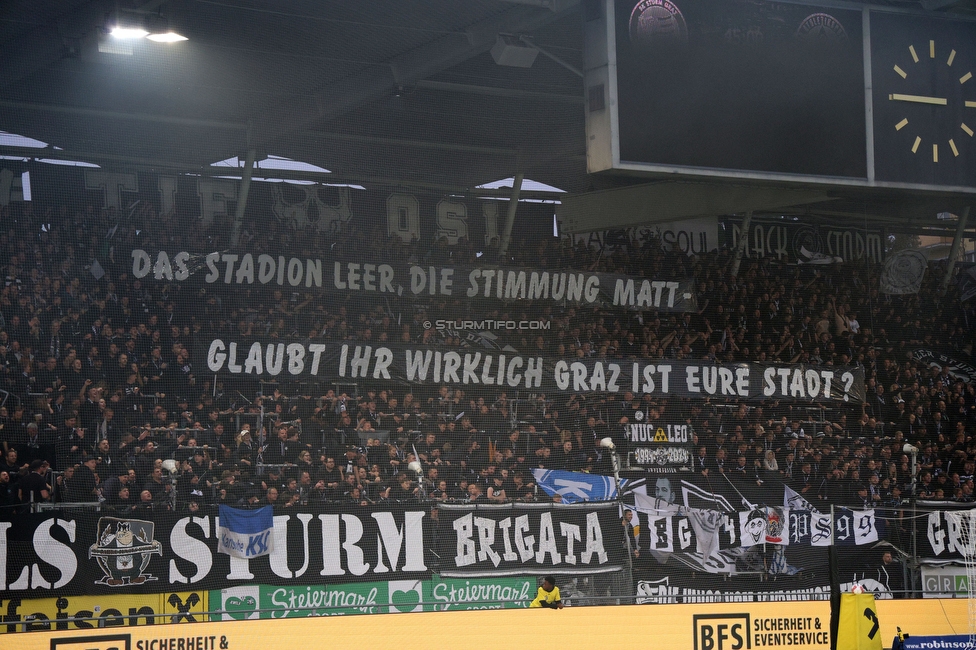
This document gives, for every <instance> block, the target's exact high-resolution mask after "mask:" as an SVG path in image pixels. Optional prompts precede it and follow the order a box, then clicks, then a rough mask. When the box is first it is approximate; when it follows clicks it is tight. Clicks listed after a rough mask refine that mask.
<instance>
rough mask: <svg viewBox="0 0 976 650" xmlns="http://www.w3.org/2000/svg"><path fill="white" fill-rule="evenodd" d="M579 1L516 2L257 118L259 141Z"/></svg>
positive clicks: (412, 78) (443, 66) (343, 109)
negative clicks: (551, 6)
mask: <svg viewBox="0 0 976 650" xmlns="http://www.w3.org/2000/svg"><path fill="white" fill-rule="evenodd" d="M578 4H579V0H567V1H566V2H565V3H560V6H559V7H558V10H553V11H547V10H545V9H540V8H537V7H526V6H519V5H516V6H514V7H512V8H511V9H508V10H506V11H503V12H501V13H499V14H497V15H494V16H490V17H488V18H485V19H484V20H481V21H479V22H477V23H475V24H473V25H471V26H470V27H468V28H467V29H466V30H465V33H464V34H445V35H444V36H441V37H439V38H436V39H434V40H432V41H429V42H428V43H425V44H424V45H421V46H420V47H417V48H415V49H413V50H411V51H409V52H404V53H402V54H400V55H398V56H396V57H394V58H392V59H391V60H389V61H387V62H385V63H383V64H377V65H375V66H371V67H368V68H366V69H364V70H362V71H360V72H358V73H356V74H352V75H349V76H347V77H344V78H343V79H339V80H338V81H336V82H335V83H332V84H329V85H328V86H326V87H324V88H320V89H319V90H318V91H316V92H314V93H313V94H312V95H311V96H310V97H309V98H308V99H309V101H308V102H304V104H305V105H304V106H298V105H296V104H292V105H289V106H287V107H286V108H285V109H284V111H282V112H279V113H275V114H268V115H265V116H263V119H259V120H257V121H256V128H255V133H254V135H255V144H257V145H259V146H262V145H267V144H269V143H271V142H273V141H275V140H277V139H278V138H280V137H281V136H283V135H286V134H288V133H292V132H294V131H298V130H301V129H306V128H308V127H309V126H311V125H313V124H316V123H319V122H322V121H325V120H330V119H333V118H336V117H338V116H340V115H342V114H344V113H347V112H349V111H352V110H354V109H356V108H358V107H360V106H362V105H363V104H365V103H367V102H370V101H374V100H376V99H380V98H382V97H385V96H388V95H392V94H393V91H394V89H395V88H397V87H398V86H411V85H416V84H417V82H419V81H421V80H422V79H426V78H428V77H430V76H432V75H434V74H437V73H438V72H441V71H443V70H447V69H448V68H451V67H453V66H455V65H458V64H459V63H463V62H464V61H467V60H468V59H470V58H472V57H475V56H477V55H479V54H482V53H484V52H487V51H488V50H490V49H491V46H492V45H494V44H495V39H496V37H497V36H498V34H499V33H513V32H515V33H519V32H529V31H532V30H535V29H538V28H540V27H544V26H545V25H548V24H550V23H552V22H554V21H556V20H558V19H560V18H562V17H563V15H565V13H566V12H568V11H570V10H571V9H574V8H575V7H576V6H577V5H578Z"/></svg>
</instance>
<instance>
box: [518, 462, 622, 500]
mask: <svg viewBox="0 0 976 650" xmlns="http://www.w3.org/2000/svg"><path fill="white" fill-rule="evenodd" d="M532 476H534V477H535V482H536V483H537V484H538V485H539V487H541V488H542V489H543V490H544V491H545V493H546V494H548V495H549V496H554V495H556V494H559V495H562V498H563V503H578V502H580V501H612V500H613V499H616V498H617V486H616V485H615V484H614V481H613V477H612V476H600V475H599V474H584V473H583V472H567V471H565V470H561V469H534V470H532ZM625 483H626V479H621V481H620V487H623V486H624V484H625Z"/></svg>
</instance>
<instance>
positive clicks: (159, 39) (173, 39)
mask: <svg viewBox="0 0 976 650" xmlns="http://www.w3.org/2000/svg"><path fill="white" fill-rule="evenodd" d="M146 38H147V39H149V40H150V41H154V42H156V43H179V42H180V41H187V40H189V39H188V38H187V37H186V36H183V35H181V34H177V33H176V32H166V33H164V34H150V35H149V36H147V37H146Z"/></svg>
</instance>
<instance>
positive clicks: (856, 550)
mask: <svg viewBox="0 0 976 650" xmlns="http://www.w3.org/2000/svg"><path fill="white" fill-rule="evenodd" d="M116 4H117V5H121V8H120V9H117V11H116V14H117V15H116V19H118V18H119V17H120V16H122V17H125V16H126V13H125V11H124V10H125V8H126V7H127V6H128V3H124V2H123V3H116ZM163 4H169V3H163ZM172 4H173V5H180V8H181V9H182V10H184V11H187V12H190V14H191V15H193V17H194V20H193V21H191V23H192V24H195V25H196V27H195V28H194V30H192V32H191V33H188V37H189V39H190V40H189V41H187V42H185V43H173V44H172V47H170V48H169V49H160V48H165V47H169V46H165V45H161V44H158V43H155V42H149V41H145V42H144V41H138V42H136V43H133V44H130V45H128V46H126V45H123V44H120V43H119V42H116V41H110V40H107V39H108V36H107V35H106V33H104V30H96V31H98V33H97V34H96V33H95V32H92V33H91V34H88V36H90V38H89V37H84V38H78V39H77V43H75V37H74V36H71V37H70V38H69V37H68V36H67V35H68V34H69V33H71V34H73V33H74V32H72V31H71V30H66V29H61V31H59V32H58V39H57V43H55V44H56V45H57V47H52V48H47V50H45V51H51V52H58V53H59V54H58V57H56V58H55V59H54V60H52V61H50V62H49V64H48V65H47V67H41V68H40V69H33V70H32V68H31V66H32V65H34V63H30V62H28V63H23V61H21V63H23V65H20V66H18V65H14V64H5V65H4V66H0V67H2V68H3V70H2V71H0V90H2V92H3V104H2V105H3V113H2V114H0V130H2V131H3V133H0V224H2V232H0V274H2V278H3V285H2V287H0V444H2V446H3V454H4V457H3V461H2V463H0V556H2V557H0V599H2V600H3V602H4V604H5V606H6V607H7V610H6V611H5V617H6V618H4V625H5V626H6V630H8V631H16V630H21V629H46V628H50V627H55V628H58V626H62V627H64V626H76V627H79V626H80V623H82V622H87V621H88V619H93V618H94V619H101V618H105V619H110V620H111V622H115V621H120V620H124V621H125V622H128V623H136V622H138V623H142V622H146V621H147V620H149V619H151V620H170V621H186V620H191V619H193V620H201V619H203V618H208V617H210V615H211V613H212V618H215V619H222V620H224V619H234V620H239V619H245V618H272V617H275V618H277V617H283V616H307V615H324V614H358V613H372V612H392V611H400V612H405V611H433V610H446V609H459V608H474V607H478V608H500V607H527V606H529V604H530V603H531V602H532V601H533V600H534V599H535V598H536V597H537V595H538V588H539V586H540V583H541V581H542V579H543V578H545V577H546V576H550V577H553V578H554V580H555V583H556V584H557V586H558V587H559V589H560V591H561V596H562V598H563V600H564V601H565V602H566V603H567V604H572V605H592V604H617V603H632V602H636V603H641V604H654V603H712V602H742V601H773V600H803V599H816V600H825V599H827V598H828V597H829V591H830V583H829V581H830V577H829V576H830V572H829V570H828V566H827V552H826V548H827V546H829V545H831V544H834V545H837V546H843V547H844V553H843V554H841V556H842V559H841V566H840V567H838V573H839V575H840V576H841V583H842V585H849V584H850V583H853V582H859V583H861V584H863V585H866V586H867V587H868V588H869V589H871V590H872V591H875V592H877V593H878V594H879V595H880V596H881V597H889V596H891V597H902V596H904V595H916V596H917V595H920V594H922V593H926V594H929V595H942V596H949V595H962V594H961V593H958V591H957V590H952V589H948V588H946V587H945V586H944V585H943V583H942V582H938V581H941V580H943V579H944V578H946V577H947V576H948V578H953V577H954V576H952V575H949V574H948V573H947V574H945V575H943V574H938V575H935V574H934V573H933V574H932V575H933V576H934V577H933V580H936V581H937V585H938V586H937V587H934V588H932V589H929V588H928V587H926V586H925V585H926V584H928V583H927V582H925V581H924V580H923V581H922V582H920V581H919V578H920V577H928V576H927V574H926V573H925V571H927V570H929V569H921V570H919V571H915V567H916V562H915V560H917V559H926V558H928V559H936V560H946V559H951V560H957V561H958V560H962V561H963V563H964V564H965V568H966V569H965V570H966V579H967V590H968V591H966V592H965V594H966V595H967V596H968V597H970V607H971V608H972V607H976V604H974V603H976V601H974V599H972V584H973V581H972V577H973V576H972V575H971V573H972V571H973V557H972V544H971V539H972V534H973V522H972V515H971V513H968V511H967V512H965V513H962V512H955V511H954V510H953V508H954V507H960V506H961V507H968V506H967V505H966V504H969V503H972V501H973V498H974V494H973V492H974V489H973V475H974V461H976V446H974V444H973V426H974V414H976V389H974V385H976V383H974V382H976V370H974V368H973V365H972V357H971V350H972V343H973V340H972V339H973V336H972V326H971V323H973V322H976V321H974V320H973V319H974V310H973V302H972V301H971V300H969V299H971V298H972V297H973V294H974V293H976V292H974V291H973V283H974V282H976V281H974V280H973V274H972V272H971V271H972V270H971V269H964V271H963V272H962V273H959V274H958V277H956V276H954V277H953V278H951V282H949V284H948V287H947V288H946V290H945V291H943V280H944V278H945V277H946V274H947V267H946V264H945V263H944V262H939V261H932V262H930V261H928V259H927V258H926V257H925V255H923V254H922V253H920V252H919V250H918V248H917V247H918V246H919V245H920V244H921V243H922V242H920V241H917V240H916V239H914V238H913V237H912V236H909V235H906V234H905V233H903V232H901V231H900V230H897V231H896V230H893V229H889V228H888V227H887V226H885V225H883V224H882V223H881V222H879V221H875V220H868V219H867V217H866V216H865V217H864V218H856V217H855V216H850V215H849V214H848V215H841V216H833V217H818V218H813V217H807V216H797V215H795V214H790V215H783V214H780V213H778V212H767V213H759V212H757V213H755V214H752V213H750V217H749V223H746V220H745V219H743V217H742V216H740V215H715V214H711V215H708V216H704V217H701V218H695V219H685V220H681V221H674V222H662V223H656V224H654V225H644V226H633V227H628V228H622V229H612V230H594V231H592V232H577V233H573V234H567V233H565V232H561V231H560V227H561V225H560V217H559V214H558V210H559V208H558V207H557V206H558V205H560V204H559V203H558V202H559V201H560V197H562V196H563V194H564V193H565V192H564V191H569V192H585V191H589V190H593V189H599V188H602V187H603V186H604V185H605V184H606V185H612V184H613V183H612V182H611V181H609V180H608V179H606V178H604V177H601V176H588V175H587V174H586V173H585V168H586V137H587V136H586V131H585V126H584V112H583V111H584V107H585V109H586V110H588V111H589V110H602V109H598V108H594V107H595V106H597V105H599V101H598V100H599V99H600V98H599V97H598V96H595V95H594V96H590V95H589V94H588V95H587V96H586V97H584V93H583V88H582V86H581V82H580V79H579V77H578V75H577V74H576V72H574V70H573V69H574V68H577V67H582V66H583V65H584V57H583V54H582V50H581V44H580V41H579V36H578V35H579V33H580V32H581V30H580V16H579V12H578V11H576V12H575V13H573V12H570V13H565V12H563V10H558V11H550V10H549V9H546V8H542V7H527V6H516V5H517V4H518V3H511V4H512V5H513V6H509V3H498V2H488V1H487V0H486V1H483V2H465V3H448V2H444V3H436V4H437V7H436V9H438V10H437V11H435V10H429V13H427V14H425V13H424V12H423V11H419V12H417V11H410V10H409V9H406V8H403V7H401V6H400V3H385V4H383V5H382V6H383V8H384V10H385V13H383V12H379V11H375V12H374V11H373V10H371V9H370V8H369V7H368V6H367V5H366V4H364V3H334V5H333V4H328V3H323V7H324V8H322V9H314V8H312V7H311V6H310V5H309V6H306V7H304V8H303V9H302V11H304V12H305V13H302V11H299V10H297V9H296V10H295V11H294V12H293V13H289V12H288V11H285V10H282V9H281V8H280V7H277V6H275V7H272V6H271V5H270V4H267V3H251V4H250V5H249V7H248V8H246V9H242V8H240V7H228V6H224V5H222V4H220V3H213V2H206V3H172ZM556 4H560V3H556ZM404 6H405V5H404ZM586 10H587V9H584V11H586ZM174 11H176V8H174ZM799 11H800V10H799V9H792V10H791V15H792V14H797V15H799V14H798V13H797V12H799ZM801 13H802V12H801ZM163 14H166V11H164V12H163ZM76 18H77V17H76ZM72 20H74V19H72ZM78 20H79V24H80V25H82V26H86V25H87V27H84V29H85V30H88V29H91V23H92V21H93V20H95V19H94V18H91V17H82V18H78ZM772 20H773V22H777V21H778V19H776V18H775V17H774V18H773V19H772ZM173 21H174V25H175V23H176V18H175V17H174V18H173ZM3 24H4V25H6V27H5V28H4V29H9V30H10V31H9V32H0V48H6V47H9V44H10V43H12V42H13V41H14V40H16V39H20V38H21V37H26V36H28V35H29V31H27V30H28V27H25V26H23V25H29V24H32V23H31V21H20V20H18V21H9V24H8V22H4V23H3ZM43 24H45V25H46V24H48V22H44V23H43ZM10 25H15V26H10ZM309 25H312V27H310V26H309ZM79 29H81V28H79ZM21 30H24V31H21ZM82 31H84V30H82ZM85 33H86V34H87V32H85ZM732 33H733V32H732V31H730V34H732ZM242 34H243V35H245V36H241V35H242ZM272 34H276V35H280V34H293V35H294V36H293V37H291V38H289V39H282V38H280V37H278V36H275V37H274V38H272V36H270V35H272ZM500 34H502V35H503V36H504V38H501V41H502V45H504V46H506V47H511V46H513V45H516V46H518V44H519V43H521V44H522V45H526V43H525V41H523V40H522V39H521V36H523V35H525V36H526V39H528V40H529V41H530V42H532V43H535V44H537V45H538V46H539V47H542V48H545V49H546V51H547V52H548V53H549V54H550V55H552V56H555V57H557V58H558V59H560V60H561V62H560V61H556V60H554V59H553V58H551V57H550V56H540V57H538V59H537V61H536V63H535V64H534V67H532V68H513V67H510V66H501V65H498V64H497V63H496V59H497V56H496V55H493V54H492V53H490V52H489V49H490V48H491V47H492V46H493V45H494V44H495V43H496V38H498V37H499V35H500ZM526 34H527V35H526ZM242 38H247V41H246V42H242V41H241V40H240V39H242ZM736 38H738V37H736ZM62 39H67V40H68V41H70V42H68V43H66V42H64V41H63V40H62ZM282 41H287V42H282ZM18 42H19V41H18ZM113 43H114V45H113ZM520 47H521V46H520ZM723 47H724V45H723ZM181 48H182V49H181ZM24 51H26V52H34V50H32V49H31V46H27V47H26V50H24ZM37 51H40V49H38V50H37ZM65 52H67V53H68V54H70V56H69V57H68V58H63V57H62V54H64V53H65ZM750 52H751V50H750V51H746V54H745V56H747V57H751V56H752V55H751V53H750ZM35 53H36V52H35ZM0 54H4V55H5V56H6V54H7V50H6V49H2V50H0ZM960 56H961V55H960ZM43 58H44V57H40V58H38V57H34V58H32V59H31V61H35V62H36V61H41V60H42V59H43ZM855 58H856V59H857V60H860V57H859V56H858V57H855ZM0 60H5V61H7V60H12V59H6V58H0ZM567 66H568V67H567ZM18 71H19V72H18ZM16 74H20V75H21V76H19V77H16V78H14V75H16ZM713 74H715V75H720V72H715V71H713ZM844 74H845V75H846V74H849V72H845V73H844ZM2 75H10V76H9V77H6V76H2ZM794 76H795V75H794ZM855 76H856V75H855ZM797 83H799V82H797ZM651 87H652V86H650V85H649V86H648V88H651ZM782 96H785V95H782ZM855 99H856V100H857V102H860V101H861V96H860V94H859V95H858V96H857V97H856V98H855ZM801 118H802V116H798V117H797V119H798V120H800V119H801ZM642 119H643V118H642ZM818 119H824V118H823V116H821V117H819V118H818ZM858 120H859V124H862V123H863V121H862V120H861V116H860V115H859V116H858ZM662 124H663V123H661V122H658V126H661V125H662ZM858 128H860V127H858ZM723 131H725V129H723ZM769 133H772V132H771V131H770V132H769ZM13 134H17V136H22V137H15V136H14V135H13ZM767 135H768V133H767ZM703 137H707V136H703ZM768 137H773V136H768ZM790 149H791V154H792V153H799V154H802V152H803V149H802V148H797V147H790ZM845 151H848V150H847V149H845ZM850 151H853V149H850ZM749 154H750V156H751V155H753V154H755V155H758V156H760V157H761V154H762V152H759V151H753V150H750V151H749ZM944 155H945V154H944ZM69 163H70V164H69ZM252 163H253V165H252ZM245 168H248V169H249V170H250V172H248V171H246V169H245ZM801 171H802V170H801ZM245 177H250V181H249V182H248V181H245V180H244V178H245ZM516 178H518V179H521V180H522V182H523V184H522V190H521V198H522V200H521V201H519V202H511V203H510V201H509V199H510V197H511V191H512V186H513V184H515V183H516V180H515V179H516ZM926 243H927V242H926ZM740 244H741V246H740ZM739 256H741V260H740V261H736V260H737V257H739ZM889 262H891V263H889ZM956 268H957V269H958V268H959V267H958V266H957V267H956ZM733 269H736V272H733ZM906 444H907V445H908V446H907V447H906ZM912 446H915V447H918V450H917V458H915V459H913V458H910V455H911V452H908V451H906V449H910V448H911V447H912ZM913 460H917V461H918V463H917V464H918V468H919V469H918V471H917V472H913V469H912V468H913V466H914V465H913ZM913 499H914V500H915V501H916V503H915V504H914V505H918V502H921V504H922V505H921V506H920V507H919V508H918V509H917V511H916V510H913V509H912V508H911V507H910V505H911V501H912V500H913ZM222 509H223V511H222ZM231 509H233V510H231ZM265 509H269V510H265ZM269 512H270V515H269V514H268V513H269ZM235 513H236V514H235ZM913 513H915V514H916V515H917V516H915V517H913V516H912V515H913ZM268 516H270V520H269V519H268V518H267V517H268ZM268 521H270V522H271V523H270V525H269V524H268ZM913 540H915V541H913ZM933 584H936V583H933ZM971 611H972V610H971ZM970 618H971V624H972V621H973V620H976V619H973V614H972V613H971V614H970ZM69 621H70V622H69Z"/></svg>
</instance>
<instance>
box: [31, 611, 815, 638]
mask: <svg viewBox="0 0 976 650" xmlns="http://www.w3.org/2000/svg"><path fill="white" fill-rule="evenodd" d="M829 627H830V608H829V604H828V603H826V602H823V601H820V602H789V603H740V604H724V605H719V604H715V605H712V604H701V605H631V606H617V607H567V608H565V609H562V610H549V609H533V610H494V611H470V612H425V613H411V614H377V615H374V616H373V618H371V619H370V624H369V625H368V630H369V633H368V637H369V639H368V641H369V643H368V645H369V647H370V648H391V649H392V648H395V649H396V650H402V648H403V644H404V639H414V640H416V641H417V643H419V645H420V646H421V647H424V648H456V647H463V646H465V645H467V646H470V647H481V646H482V645H483V644H484V643H485V640H486V639H491V643H492V645H499V646H502V647H507V646H513V647H535V646H538V645H539V644H544V645H546V646H547V647H549V646H551V647H566V648H584V647H593V648H596V647H599V648H601V649H609V648H626V649H627V650H632V648H633V638H632V636H631V635H630V634H629V633H628V632H627V630H631V631H632V630H640V631H641V637H642V638H644V639H647V640H648V641H649V642H651V641H652V640H653V642H652V644H653V646H654V647H661V648H687V649H689V650H749V649H752V648H790V650H827V649H828V648H829V647H830V642H829V640H830V639H829ZM363 630H364V627H363V618H362V617H358V616H350V617H347V616H330V617H322V618H305V619H285V620H275V621H270V620H253V621H252V620H248V621H230V622H214V623H201V624H193V623H191V624H180V625H156V626H154V627H151V628H148V627H127V628H125V629H124V630H120V629H115V630H91V631H78V632H74V633H71V632H70V630H69V631H67V632H44V633H33V634H24V635H22V636H21V637H20V638H18V639H17V641H18V644H17V648H18V650H267V649H268V648H272V647H288V646H290V645H293V644H294V645H300V646H302V647H304V646H305V645H307V643H308V640H309V639H311V638H328V639H329V646H330V647H343V646H344V645H345V644H347V643H348V644H350V647H355V646H358V645H361V644H362V643H363V633H364V632H363ZM119 632H124V634H123V635H120V634H119ZM122 637H125V638H122Z"/></svg>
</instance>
